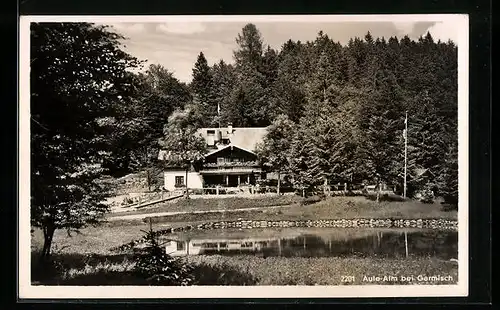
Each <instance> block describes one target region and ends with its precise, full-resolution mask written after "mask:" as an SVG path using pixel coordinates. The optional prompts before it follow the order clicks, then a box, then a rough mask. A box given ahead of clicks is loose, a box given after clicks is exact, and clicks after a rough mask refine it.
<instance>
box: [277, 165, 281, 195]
mask: <svg viewBox="0 0 500 310" xmlns="http://www.w3.org/2000/svg"><path fill="white" fill-rule="evenodd" d="M280 185H281V173H280V172H279V171H278V190H277V191H278V195H279V194H280Z"/></svg>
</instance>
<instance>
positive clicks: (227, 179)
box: [226, 174, 229, 186]
mask: <svg viewBox="0 0 500 310" xmlns="http://www.w3.org/2000/svg"><path fill="white" fill-rule="evenodd" d="M226 186H229V175H228V174H226Z"/></svg>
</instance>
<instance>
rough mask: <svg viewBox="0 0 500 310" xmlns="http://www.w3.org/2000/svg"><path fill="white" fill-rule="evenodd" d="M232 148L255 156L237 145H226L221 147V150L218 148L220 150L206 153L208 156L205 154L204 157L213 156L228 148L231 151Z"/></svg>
mask: <svg viewBox="0 0 500 310" xmlns="http://www.w3.org/2000/svg"><path fill="white" fill-rule="evenodd" d="M233 147H235V148H238V149H240V150H243V151H245V152H248V153H252V154H254V155H255V152H253V151H250V150H247V149H245V148H242V147H241V146H239V145H233V144H228V145H225V146H224V147H222V148H220V149H217V150H213V151H212V152H210V153H208V154H205V157H207V156H210V155H213V154H215V153H218V152H220V151H222V150H225V149H228V148H231V149H232V148H233Z"/></svg>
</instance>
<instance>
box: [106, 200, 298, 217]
mask: <svg viewBox="0 0 500 310" xmlns="http://www.w3.org/2000/svg"><path fill="white" fill-rule="evenodd" d="M302 200H303V199H302V198H301V197H299V196H296V195H263V196H261V195H255V196H251V197H224V198H192V199H178V200H175V201H172V202H165V203H161V204H158V205H155V206H151V207H145V208H143V209H140V210H134V211H127V212H116V213H113V214H110V215H109V217H114V216H120V215H132V214H147V213H158V212H193V211H209V210H234V209H246V208H264V207H271V206H283V205H291V204H297V203H299V202H300V201H302Z"/></svg>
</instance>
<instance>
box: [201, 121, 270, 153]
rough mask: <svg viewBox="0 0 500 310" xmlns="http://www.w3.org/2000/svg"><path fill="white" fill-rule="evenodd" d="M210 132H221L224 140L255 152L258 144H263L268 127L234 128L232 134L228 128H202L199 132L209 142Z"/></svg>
mask: <svg viewBox="0 0 500 310" xmlns="http://www.w3.org/2000/svg"><path fill="white" fill-rule="evenodd" d="M209 130H215V132H217V130H220V131H221V136H222V139H229V143H230V144H232V145H234V146H238V147H240V148H242V149H245V150H249V151H252V152H254V151H255V148H256V146H257V143H259V142H261V141H262V139H263V138H264V136H265V134H266V131H267V128H266V127H233V128H232V133H231V132H229V128H228V127H222V128H200V129H198V132H199V133H200V134H201V135H202V136H203V137H204V138H205V140H207V141H208V134H207V132H208V131H209Z"/></svg>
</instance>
